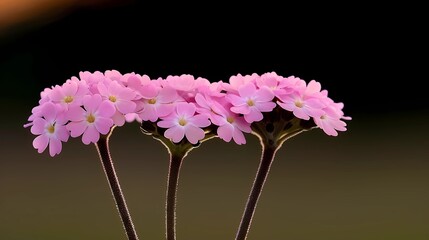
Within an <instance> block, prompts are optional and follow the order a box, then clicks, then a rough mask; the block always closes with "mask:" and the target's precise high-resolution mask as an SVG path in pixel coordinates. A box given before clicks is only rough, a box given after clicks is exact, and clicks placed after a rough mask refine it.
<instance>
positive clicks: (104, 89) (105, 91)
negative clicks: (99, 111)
mask: <svg viewBox="0 0 429 240" xmlns="http://www.w3.org/2000/svg"><path fill="white" fill-rule="evenodd" d="M97 89H98V92H99V93H100V94H101V95H102V96H105V97H107V96H109V95H110V94H109V90H108V89H107V86H106V85H105V84H104V83H102V82H100V83H98V84H97Z"/></svg>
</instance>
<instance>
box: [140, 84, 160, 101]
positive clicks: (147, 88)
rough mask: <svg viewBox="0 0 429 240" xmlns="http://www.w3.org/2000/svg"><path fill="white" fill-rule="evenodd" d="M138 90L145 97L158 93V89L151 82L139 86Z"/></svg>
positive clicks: (149, 97) (152, 96)
mask: <svg viewBox="0 0 429 240" xmlns="http://www.w3.org/2000/svg"><path fill="white" fill-rule="evenodd" d="M138 92H139V93H140V95H142V97H143V98H145V99H152V98H155V97H156V96H157V95H158V89H157V87H155V85H153V84H148V85H144V86H142V87H140V88H139V90H138Z"/></svg>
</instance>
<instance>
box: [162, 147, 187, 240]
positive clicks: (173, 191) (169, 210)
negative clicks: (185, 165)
mask: <svg viewBox="0 0 429 240" xmlns="http://www.w3.org/2000/svg"><path fill="white" fill-rule="evenodd" d="M183 158H184V156H182V155H180V154H174V153H170V168H169V171H168V180H167V197H166V203H165V226H166V229H165V230H166V238H167V240H176V203H177V189H178V181H179V172H180V167H181V165H182V160H183Z"/></svg>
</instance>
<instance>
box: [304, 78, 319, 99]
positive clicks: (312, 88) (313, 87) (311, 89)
mask: <svg viewBox="0 0 429 240" xmlns="http://www.w3.org/2000/svg"><path fill="white" fill-rule="evenodd" d="M321 89H322V86H321V85H320V83H319V82H316V81H314V80H311V81H310V82H309V83H308V85H307V88H306V89H305V95H306V96H310V95H313V94H315V93H319V92H320V90H321Z"/></svg>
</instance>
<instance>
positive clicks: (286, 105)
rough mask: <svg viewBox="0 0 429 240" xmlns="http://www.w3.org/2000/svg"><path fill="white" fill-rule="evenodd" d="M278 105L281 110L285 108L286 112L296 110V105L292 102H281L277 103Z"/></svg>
mask: <svg viewBox="0 0 429 240" xmlns="http://www.w3.org/2000/svg"><path fill="white" fill-rule="evenodd" d="M277 104H278V105H279V106H280V107H281V108H283V109H284V110H288V111H291V112H292V111H293V110H294V109H295V108H296V106H295V104H293V103H291V102H286V103H282V102H280V101H277Z"/></svg>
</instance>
